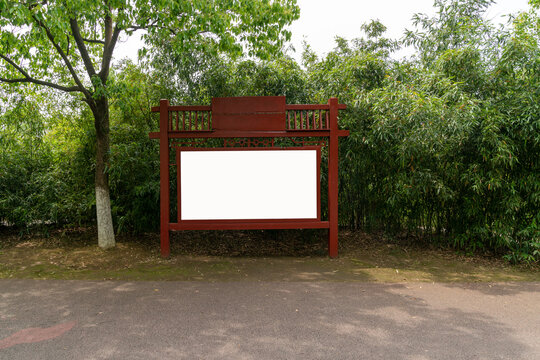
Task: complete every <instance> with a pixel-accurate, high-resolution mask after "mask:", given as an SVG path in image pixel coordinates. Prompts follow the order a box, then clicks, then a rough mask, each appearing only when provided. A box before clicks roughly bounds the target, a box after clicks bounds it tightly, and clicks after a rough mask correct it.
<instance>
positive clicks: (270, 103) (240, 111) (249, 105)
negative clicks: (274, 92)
mask: <svg viewBox="0 0 540 360" xmlns="http://www.w3.org/2000/svg"><path fill="white" fill-rule="evenodd" d="M212 115H213V121H214V123H213V128H214V129H216V130H245V131H248V130H262V131H266V130H285V128H286V113H285V97H284V96H261V97H234V98H213V99H212Z"/></svg>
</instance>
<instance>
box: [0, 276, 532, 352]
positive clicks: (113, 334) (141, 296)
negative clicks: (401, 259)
mask: <svg viewBox="0 0 540 360" xmlns="http://www.w3.org/2000/svg"><path fill="white" fill-rule="evenodd" d="M539 339H540V283H504V284H425V283H423V284H422V283H413V284H373V283H320V282H319V283H316V282H315V283H314V282H305V283H293V282H288V283H283V282H281V283H279V282H261V283H258V282H229V283H204V282H113V281H107V282H90V281H51V280H43V281H40V280H0V359H2V360H6V359H54V360H59V359H257V360H260V359H272V360H273V359H452V360H455V359H489V360H493V359H512V360H516V359H528V360H533V359H540V340H539Z"/></svg>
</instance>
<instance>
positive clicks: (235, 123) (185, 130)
mask: <svg viewBox="0 0 540 360" xmlns="http://www.w3.org/2000/svg"><path fill="white" fill-rule="evenodd" d="M345 108H346V105H344V104H339V103H338V101H337V99H335V98H331V99H330V100H329V101H328V104H307V105H301V104H293V105H286V104H285V97H244V98H215V99H213V100H212V106H169V102H168V101H167V100H161V101H160V106H158V107H152V109H151V111H152V112H159V113H160V131H159V132H152V133H149V137H150V138H151V139H159V140H160V213H161V215H160V223H161V233H160V234H161V235H160V239H161V254H162V256H164V257H167V256H169V254H170V244H169V230H218V229H221V230H234V229H304V228H328V229H329V234H328V254H329V256H330V257H336V256H337V253H338V139H339V137H342V136H348V135H349V131H348V130H339V129H338V123H337V115H338V110H342V109H345ZM287 110H289V112H287ZM179 111H182V129H180V126H179V114H178V112H179ZM290 111H293V112H294V116H293V118H294V125H293V126H292V125H291V114H290ZM298 111H299V112H300V118H298V116H297V112H298ZM309 111H312V112H313V116H312V117H310V114H309ZM317 111H318V112H319V116H318V119H317V117H316V112H317ZM172 112H176V128H174V125H173V121H174V120H173V119H174V114H172ZM186 112H188V115H187V116H186ZM198 112H200V113H201V114H200V116H201V121H200V126H199V124H198ZM304 112H305V113H306V119H305V124H304ZM193 113H194V114H193ZM205 113H206V116H207V118H206V125H205ZM193 116H195V119H194V120H195V121H194V123H193V119H192V117H193ZM216 116H217V119H218V121H216ZM187 117H189V120H188V119H186V118H187ZM323 117H324V120H323ZM211 119H212V122H211ZM234 119H236V120H234ZM287 119H288V123H287ZM187 121H189V124H188V123H187ZM220 121H221V125H220V124H219V123H220ZM310 122H311V124H310ZM216 124H218V126H216ZM287 125H288V128H287ZM242 137H244V138H253V137H261V138H278V137H302V138H306V137H319V138H322V137H327V138H328V221H320V218H321V206H320V189H321V184H320V161H321V157H320V152H321V149H320V146H315V147H296V148H294V149H295V150H298V149H302V148H303V149H308V148H316V149H317V153H318V156H317V168H318V175H317V189H318V199H317V219H272V220H184V221H182V220H181V203H180V192H179V196H178V198H177V207H178V216H177V221H178V222H177V223H170V186H169V184H170V183H169V166H170V165H169V139H174V138H177V139H185V138H242ZM194 149H197V150H201V148H192V149H191V150H194ZM226 149H227V150H246V149H249V150H268V149H269V148H250V147H248V148H226ZM273 149H276V150H278V149H279V150H281V149H283V148H273ZM285 149H286V148H285ZM208 150H218V148H212V149H208ZM220 150H223V149H220ZM175 155H176V165H177V166H178V172H177V186H178V191H180V189H181V183H180V173H179V169H180V153H179V152H178V151H177V152H176V154H175Z"/></svg>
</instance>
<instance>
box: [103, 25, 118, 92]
mask: <svg viewBox="0 0 540 360" xmlns="http://www.w3.org/2000/svg"><path fill="white" fill-rule="evenodd" d="M121 31H122V30H121V29H120V28H119V27H118V25H115V26H114V29H113V24H112V19H111V17H110V16H109V15H107V16H106V17H105V45H104V46H103V59H102V62H101V70H100V71H99V78H100V79H101V82H102V83H103V84H105V83H106V82H107V78H108V77H109V69H110V67H111V60H112V54H113V51H114V47H115V46H116V42H117V41H118V36H119V35H120V32H121Z"/></svg>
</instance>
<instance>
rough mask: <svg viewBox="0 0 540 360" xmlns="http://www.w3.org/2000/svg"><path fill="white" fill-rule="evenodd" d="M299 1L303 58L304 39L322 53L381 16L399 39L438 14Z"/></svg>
mask: <svg viewBox="0 0 540 360" xmlns="http://www.w3.org/2000/svg"><path fill="white" fill-rule="evenodd" d="M297 3H298V6H299V7H300V19H299V20H297V21H295V22H294V23H293V24H292V25H291V26H290V27H289V30H290V31H291V32H292V39H291V45H292V46H293V47H294V49H295V50H296V52H295V53H292V54H291V55H293V57H294V58H295V59H296V60H300V58H301V54H302V49H303V47H302V42H303V41H304V40H305V41H307V43H308V44H310V45H311V47H312V49H313V50H314V51H315V52H316V53H317V54H318V55H321V56H322V55H324V54H326V53H328V52H329V51H331V50H332V49H333V48H334V46H335V41H334V39H335V37H336V36H340V37H343V38H345V39H347V40H351V39H354V38H357V37H360V36H362V33H361V32H360V25H362V24H363V23H366V22H369V21H370V20H371V19H378V20H379V21H381V22H382V23H383V24H384V25H385V26H386V27H387V28H388V29H387V32H386V37H389V38H394V39H399V38H401V37H402V36H403V32H404V30H405V29H406V28H408V29H413V27H412V22H411V18H412V16H413V14H415V13H425V14H428V15H434V14H435V9H434V8H433V6H432V5H433V0H297ZM528 8H529V6H528V2H527V0H498V1H497V3H496V4H494V5H492V6H491V8H490V9H489V10H488V11H487V13H486V17H487V18H488V19H493V20H494V21H496V22H498V23H504V22H506V20H505V18H504V17H503V15H505V14H509V13H515V12H517V11H520V10H526V9H528ZM121 40H122V39H121ZM139 46H140V39H139V38H138V36H133V37H131V38H129V39H127V41H125V39H124V41H122V42H121V43H120V44H119V45H118V48H117V50H116V52H115V54H116V56H115V60H119V59H121V58H124V57H126V56H127V57H129V58H131V59H133V60H135V61H136V59H137V50H138V48H139ZM411 53H412V50H411V49H404V50H401V52H399V53H397V54H396V55H395V56H397V57H401V56H408V55H411Z"/></svg>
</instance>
